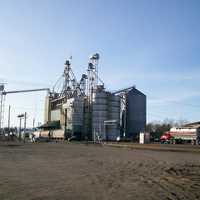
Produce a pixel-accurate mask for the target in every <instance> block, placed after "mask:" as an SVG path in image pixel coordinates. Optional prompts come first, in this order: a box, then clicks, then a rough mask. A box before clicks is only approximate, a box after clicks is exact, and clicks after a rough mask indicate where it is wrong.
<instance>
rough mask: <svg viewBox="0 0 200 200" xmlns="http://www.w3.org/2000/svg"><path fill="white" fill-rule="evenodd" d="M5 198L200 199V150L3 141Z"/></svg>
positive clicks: (0, 190)
mask: <svg viewBox="0 0 200 200" xmlns="http://www.w3.org/2000/svg"><path fill="white" fill-rule="evenodd" d="M0 199H1V200H44V199H45V200H47V199H48V200H56V199H58V200H64V199H69V200H73V199H80V200H84V199H89V200H90V199H91V200H110V199H115V200H118V199H119V200H121V199H122V200H126V199H131V200H132V199H136V200H145V199H147V200H148V199H149V200H150V199H152V200H157V199H159V200H160V199H162V200H165V199H166V200H170V199H171V200H176V199H177V200H179V199H180V200H184V199H185V200H190V199H191V200H195V199H196V200H197V199H200V153H192V152H170V151H159V150H157V151H155V150H154V151H152V150H144V149H140V150H138V149H128V148H114V147H107V146H100V145H91V144H89V145H85V144H66V143H43V144H41V143H39V144H6V145H5V144H0Z"/></svg>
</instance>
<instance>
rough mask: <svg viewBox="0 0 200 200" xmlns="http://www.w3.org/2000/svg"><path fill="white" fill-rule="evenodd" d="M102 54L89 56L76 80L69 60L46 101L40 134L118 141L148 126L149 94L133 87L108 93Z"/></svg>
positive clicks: (131, 136)
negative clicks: (101, 74)
mask: <svg viewBox="0 0 200 200" xmlns="http://www.w3.org/2000/svg"><path fill="white" fill-rule="evenodd" d="M99 59H100V56H99V54H97V53H96V54H94V55H92V56H91V57H90V58H89V62H88V69H87V73H86V74H83V75H82V77H81V80H80V81H77V79H76V77H75V75H74V73H73V70H72V65H71V60H67V61H66V63H65V66H64V72H63V74H62V76H61V77H60V78H59V79H58V81H57V82H56V84H55V85H54V87H53V90H52V91H51V92H50V93H49V94H48V96H47V97H46V101H45V124H44V125H42V126H41V127H40V128H41V129H42V131H41V132H40V134H41V135H42V134H43V133H45V134H46V132H48V131H49V133H48V135H49V136H50V137H51V138H62V139H64V138H65V139H68V138H71V137H76V138H77V139H80V140H82V139H87V140H94V141H95V140H110V141H116V140H119V139H121V138H126V139H127V138H128V139H133V138H134V137H135V136H137V135H138V134H139V133H140V132H142V131H144V130H145V126H146V96H145V95H144V94H143V93H142V92H140V91H139V90H137V89H136V88H135V87H134V86H133V87H129V88H125V89H122V90H118V91H116V92H109V91H108V90H106V89H105V88H104V83H103V81H102V80H101V79H100V78H99V74H98V67H99V66H98V65H99Z"/></svg>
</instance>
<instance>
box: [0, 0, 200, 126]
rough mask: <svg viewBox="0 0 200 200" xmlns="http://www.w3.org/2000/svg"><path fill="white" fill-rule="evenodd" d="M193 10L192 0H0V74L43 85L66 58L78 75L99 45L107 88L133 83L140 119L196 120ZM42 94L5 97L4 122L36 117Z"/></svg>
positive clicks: (199, 87) (198, 71)
mask: <svg viewBox="0 0 200 200" xmlns="http://www.w3.org/2000/svg"><path fill="white" fill-rule="evenodd" d="M199 10H200V1H198V0H190V1H189V0H165V1H161V0H58V1H54V0H42V1H41V0H6V1H3V0H0V71H1V72H0V80H1V81H6V82H7V84H6V89H7V90H14V89H28V88H39V87H50V86H52V85H53V83H54V82H55V81H56V80H57V78H58V77H59V76H60V75H61V73H62V71H63V63H64V61H65V59H66V58H68V57H70V56H71V55H72V57H73V61H72V64H73V67H74V71H75V73H76V74H77V77H78V78H80V76H81V74H82V73H84V72H85V70H86V68H87V62H88V56H89V55H90V54H91V53H95V52H99V53H100V55H101V60H100V76H101V78H102V79H103V80H104V82H105V85H106V87H107V89H109V90H116V89H118V88H123V87H127V86H130V85H136V87H137V88H138V89H139V90H141V91H142V92H143V93H145V94H146V95H147V100H148V103H147V106H148V110H147V111H148V115H147V119H148V121H154V120H163V119H165V118H170V119H176V120H179V119H186V120H188V121H196V120H200V118H199V112H200V103H199V99H200V84H199V80H200V59H199V58H200V40H199V35H200V12H199ZM44 96H45V92H43V93H37V94H36V93H34V94H26V95H24V94H18V95H10V96H7V101H6V106H7V107H8V105H9V104H10V105H11V106H12V124H13V125H15V124H18V121H17V119H16V115H17V114H19V113H21V112H25V111H27V112H28V116H29V118H28V123H29V125H31V122H32V118H34V117H35V118H36V122H39V121H42V120H43V104H44ZM7 107H6V108H7Z"/></svg>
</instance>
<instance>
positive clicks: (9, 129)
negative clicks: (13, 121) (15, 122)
mask: <svg viewBox="0 0 200 200" xmlns="http://www.w3.org/2000/svg"><path fill="white" fill-rule="evenodd" d="M10 109H11V106H10V105H9V107H8V131H10Z"/></svg>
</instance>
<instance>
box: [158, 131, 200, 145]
mask: <svg viewBox="0 0 200 200" xmlns="http://www.w3.org/2000/svg"><path fill="white" fill-rule="evenodd" d="M160 141H161V143H164V144H183V143H191V144H194V145H195V144H200V130H199V128H192V127H179V128H176V127H174V128H171V129H170V131H167V132H165V133H164V134H163V135H162V136H161V137H160Z"/></svg>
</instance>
